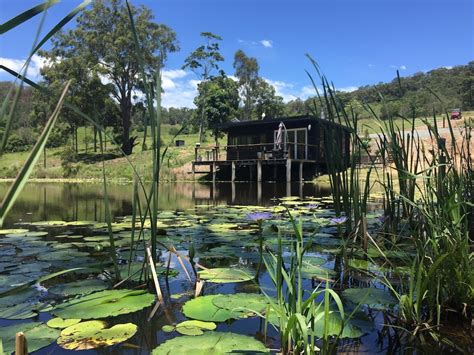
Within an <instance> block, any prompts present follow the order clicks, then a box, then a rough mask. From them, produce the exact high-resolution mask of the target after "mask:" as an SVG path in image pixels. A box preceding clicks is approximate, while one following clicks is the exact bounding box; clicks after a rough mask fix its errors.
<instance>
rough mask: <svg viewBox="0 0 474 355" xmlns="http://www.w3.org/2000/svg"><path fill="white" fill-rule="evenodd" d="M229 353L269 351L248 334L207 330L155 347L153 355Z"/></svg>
mask: <svg viewBox="0 0 474 355" xmlns="http://www.w3.org/2000/svg"><path fill="white" fill-rule="evenodd" d="M228 353H246V354H255V353H269V350H268V349H267V348H266V347H265V345H264V344H263V343H261V342H259V341H258V340H256V339H255V338H252V337H250V336H248V335H241V334H235V333H222V332H207V333H205V334H203V335H201V336H199V337H193V336H182V337H177V338H174V339H171V340H168V341H166V342H164V343H163V344H161V345H160V346H159V347H157V348H155V349H154V350H153V352H152V354H153V355H165V354H173V355H174V354H180V355H188V354H189V355H208V354H228Z"/></svg>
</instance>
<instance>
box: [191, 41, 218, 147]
mask: <svg viewBox="0 0 474 355" xmlns="http://www.w3.org/2000/svg"><path fill="white" fill-rule="evenodd" d="M201 37H203V39H204V42H205V43H204V44H203V45H201V46H199V47H198V48H196V49H195V50H194V51H193V52H191V54H189V56H188V57H187V58H186V59H185V61H184V65H183V67H182V68H183V69H188V68H189V69H190V70H191V71H193V72H194V74H196V76H197V77H198V78H199V80H200V81H201V82H207V81H208V80H209V79H210V78H211V76H212V73H213V72H216V71H218V70H219V64H218V63H219V62H222V61H223V60H224V57H223V56H222V55H221V54H220V52H219V41H222V37H220V36H218V35H216V34H214V33H211V32H202V33H201ZM203 89H204V92H200V93H199V95H200V96H201V99H200V100H201V101H200V102H201V105H202V106H203V107H205V106H206V91H205V90H206V85H204V86H203ZM205 113H206V110H205V108H203V109H201V110H200V113H199V115H198V117H199V122H198V124H199V143H201V142H202V138H203V127H204V124H205V119H206V118H205Z"/></svg>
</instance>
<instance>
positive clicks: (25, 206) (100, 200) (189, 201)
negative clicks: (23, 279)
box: [0, 182, 330, 228]
mask: <svg viewBox="0 0 474 355" xmlns="http://www.w3.org/2000/svg"><path fill="white" fill-rule="evenodd" d="M8 187H9V184H8V183H0V198H3V196H4V195H5V194H6V192H7V189H8ZM107 189H108V195H109V202H110V210H111V213H112V218H114V217H119V216H124V215H129V214H131V213H132V196H133V185H131V184H128V185H118V184H110V185H108V186H107ZM145 189H146V190H149V186H145ZM329 194H330V189H329V186H327V185H316V184H313V183H308V184H299V183H293V184H286V183H261V184H258V183H215V184H212V183H209V184H203V183H182V182H179V183H163V184H161V185H160V193H159V207H160V209H163V210H186V209H189V208H193V207H194V206H196V205H211V206H214V205H262V206H266V205H272V204H274V199H275V198H279V197H284V196H299V197H301V198H304V197H307V196H311V197H324V196H328V195H329ZM45 220H62V221H80V220H85V221H98V222H103V221H105V208H104V192H103V185H102V184H101V183H96V184H91V183H56V182H49V183H29V184H28V185H26V187H25V188H24V190H23V191H22V193H21V195H20V197H19V198H18V200H17V202H16V203H15V206H14V207H13V209H12V210H11V211H10V213H9V215H8V217H7V219H6V221H5V225H4V228H10V227H12V226H13V225H14V224H15V223H17V222H23V221H24V222H35V221H45Z"/></svg>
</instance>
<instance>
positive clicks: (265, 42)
mask: <svg viewBox="0 0 474 355" xmlns="http://www.w3.org/2000/svg"><path fill="white" fill-rule="evenodd" d="M260 43H261V44H262V46H264V47H265V48H272V47H273V41H270V40H269V39H262V40H261V41H260Z"/></svg>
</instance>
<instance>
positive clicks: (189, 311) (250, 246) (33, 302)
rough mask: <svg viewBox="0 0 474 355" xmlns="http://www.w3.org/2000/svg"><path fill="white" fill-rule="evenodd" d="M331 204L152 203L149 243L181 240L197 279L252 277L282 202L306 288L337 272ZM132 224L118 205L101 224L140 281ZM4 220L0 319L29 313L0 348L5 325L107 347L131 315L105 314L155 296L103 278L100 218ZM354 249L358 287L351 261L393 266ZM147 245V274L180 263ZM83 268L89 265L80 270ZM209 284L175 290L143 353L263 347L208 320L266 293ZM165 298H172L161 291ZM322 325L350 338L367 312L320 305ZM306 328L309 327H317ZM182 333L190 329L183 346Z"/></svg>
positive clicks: (122, 335)
mask: <svg viewBox="0 0 474 355" xmlns="http://www.w3.org/2000/svg"><path fill="white" fill-rule="evenodd" d="M331 203H332V201H331V199H328V198H308V199H299V198H283V199H280V200H278V201H275V205H273V206H266V207H262V206H214V207H209V206H207V205H206V206H196V207H195V208H194V209H192V210H188V211H162V212H160V214H159V219H158V220H159V222H158V229H159V234H160V242H161V243H162V244H164V245H173V246H175V247H176V249H177V250H178V251H180V252H181V253H184V254H186V252H187V250H189V249H190V248H191V247H192V248H193V249H194V250H195V256H194V259H195V260H194V261H195V262H199V264H200V265H203V266H205V268H204V269H200V270H199V272H198V275H197V276H198V277H199V278H200V279H201V280H205V281H207V282H208V283H215V284H216V285H219V284H223V283H225V284H233V283H237V282H247V283H257V282H258V281H259V280H258V276H257V279H256V273H255V271H254V270H255V268H256V264H257V263H258V260H259V233H262V234H263V245H264V248H265V249H268V250H272V248H274V247H275V245H276V243H277V240H278V233H281V235H282V237H283V244H284V245H285V246H286V247H287V248H288V250H290V249H289V247H290V245H291V243H292V240H293V237H294V235H293V233H294V230H293V227H292V224H291V221H290V220H289V219H288V214H287V213H288V209H289V210H291V213H292V216H293V217H294V218H295V219H296V220H298V221H299V222H300V223H301V224H302V227H303V232H304V235H305V242H307V243H309V242H311V243H312V247H311V249H310V251H309V253H307V255H305V257H304V268H303V270H302V271H303V277H305V278H307V280H308V288H311V287H312V283H313V282H315V281H318V282H322V281H324V282H332V281H334V280H336V279H337V278H338V277H339V276H340V275H339V271H338V270H337V269H336V268H335V267H334V266H335V261H334V259H335V256H336V255H338V254H339V252H340V249H341V245H342V239H341V235H340V233H341V229H342V228H341V226H342V224H343V223H344V220H343V218H345V217H342V219H341V217H339V218H337V217H336V215H335V213H334V211H333V210H332V209H331ZM379 215H380V212H378V211H374V213H372V214H370V215H369V216H368V218H369V219H368V225H369V229H371V230H374V231H375V230H377V229H379V228H380V225H381V223H382V221H381V219H380V218H378V217H379ZM141 227H142V226H141V225H140V223H139V222H137V223H136V224H135V226H132V223H131V217H129V216H127V217H122V218H118V219H117V221H116V222H115V223H113V224H112V231H113V238H114V242H115V243H114V244H115V246H116V250H115V252H116V253H117V255H118V260H119V262H120V267H119V269H120V272H121V274H122V277H127V276H131V277H129V282H132V283H133V282H138V281H143V278H142V277H143V275H142V273H140V270H141V269H142V268H143V265H144V260H145V257H146V255H145V248H144V247H143V243H142V244H138V243H136V244H135V245H132V237H131V235H132V229H135V236H134V238H135V240H137V238H141V239H142V240H147V239H148V238H149V231H148V228H149V227H150V226H149V224H148V222H146V223H144V225H143V228H144V230H142V233H139V232H138V229H139V228H141ZM15 228H16V229H9V230H0V247H1V249H2V253H1V255H0V321H1V319H5V320H9V321H19V320H29V319H30V320H34V321H30V322H22V323H16V322H15V323H14V324H13V325H9V326H6V327H0V334H1V338H2V340H3V347H4V349H5V351H6V352H7V353H8V352H11V351H12V350H13V345H14V344H13V341H14V334H15V333H16V332H17V331H23V332H24V333H25V335H26V337H27V339H28V346H29V350H30V351H35V350H38V349H40V348H42V347H44V346H47V345H49V344H51V343H53V342H56V343H57V344H58V345H59V346H61V347H63V348H65V349H70V350H81V349H91V348H97V347H104V346H111V345H115V344H118V343H121V342H123V341H125V340H128V339H130V338H132V337H133V336H134V335H135V334H136V333H137V325H135V324H133V323H116V322H115V321H112V322H111V323H110V320H113V317H115V316H118V315H122V314H133V313H135V312H139V311H140V310H142V309H144V308H146V307H148V306H151V305H152V304H153V303H154V301H155V297H154V296H153V295H152V294H150V293H148V292H147V291H145V290H130V289H117V290H115V289H113V290H112V289H110V288H111V283H110V282H109V278H110V276H111V275H112V274H113V273H114V270H113V268H112V267H111V264H110V261H109V257H108V255H109V251H108V248H109V247H110V244H109V241H110V239H109V235H107V226H106V225H105V224H104V223H96V222H91V221H76V222H64V221H43V222H34V223H21V224H18V225H17V226H15ZM387 252H388V253H389V252H390V251H386V253H387ZM397 253H405V252H400V251H397V252H393V254H392V255H391V256H393V257H395V258H396V257H397V256H398V255H397ZM367 254H368V255H369V256H370V257H371V258H373V259H377V258H378V257H380V251H379V250H378V249H375V248H369V250H368V251H367ZM364 255H366V254H358V252H357V251H355V252H354V253H353V255H352V256H351V259H350V261H349V267H350V268H351V269H352V270H353V271H354V275H353V276H354V277H355V278H356V279H357V277H360V280H359V281H363V282H366V284H365V286H370V282H371V280H370V279H367V276H364V275H365V274H363V273H358V272H357V271H359V270H366V271H370V272H371V273H373V274H377V273H380V274H383V273H386V272H388V271H390V272H392V271H393V269H390V268H386V266H385V265H379V264H378V263H376V262H374V261H370V260H367V259H363V256H364ZM158 256H159V257H160V258H161V262H162V265H161V266H160V265H159V266H158V273H159V274H162V275H164V274H165V273H166V275H167V277H169V276H176V275H178V272H179V271H183V270H181V267H180V266H179V265H178V264H177V263H172V264H171V265H170V266H171V270H169V269H167V267H166V263H167V259H168V252H165V251H162V252H161V253H158ZM175 264H176V265H175ZM91 267H92V268H95V269H96V270H97V271H91ZM66 268H78V269H77V270H76V271H74V272H73V273H70V274H68V275H62V276H59V277H57V278H54V279H51V280H47V281H44V282H40V283H37V280H38V279H39V280H41V278H42V277H44V276H45V275H49V274H51V273H52V272H55V271H59V270H61V269H66ZM160 277H161V276H160ZM183 280H185V279H184V276H183V273H181V274H179V275H178V277H177V278H176V281H175V282H181V283H182V281H183ZM18 286H23V289H22V290H21V292H16V293H15V294H12V295H8V296H3V297H2V294H4V293H6V292H9V291H10V290H11V289H12V288H14V287H18ZM219 290H220V288H215V289H212V290H210V292H211V293H210V294H207V295H205V296H200V297H197V298H193V299H190V300H188V301H186V302H185V303H184V305H183V307H182V313H183V315H184V316H185V317H187V318H188V319H187V320H184V321H182V322H179V323H177V324H169V325H167V326H165V327H163V329H162V330H163V331H164V332H166V333H167V334H169V336H175V335H178V334H180V335H181V336H176V337H174V338H172V339H170V340H167V341H166V342H164V343H163V344H161V345H160V346H159V347H157V348H156V349H155V351H154V352H155V353H157V354H158V353H159V354H166V353H168V352H171V351H172V349H175V352H176V351H177V350H176V349H179V350H180V353H186V351H189V353H192V351H193V350H196V349H202V351H203V353H206V351H207V353H209V351H211V350H215V351H217V352H218V351H220V350H222V349H226V351H227V350H228V351H231V350H239V351H247V352H257V351H261V352H266V351H267V349H266V347H265V345H264V344H263V343H261V342H259V341H257V340H256V339H254V338H252V337H249V336H246V335H241V334H234V333H223V332H219V331H216V328H217V325H216V323H219V322H228V321H230V320H239V319H243V318H249V317H257V316H264V315H265V311H266V309H267V308H268V305H269V304H271V298H269V297H270V296H268V297H267V296H264V295H262V294H257V293H255V288H253V289H252V293H246V294H239V293H234V294H225V293H219ZM205 292H206V290H205ZM227 292H228V291H227ZM270 294H271V292H270ZM342 296H343V298H344V299H345V301H346V302H347V304H348V305H350V304H351V303H352V304H354V305H357V304H360V303H361V302H362V303H363V304H364V305H365V306H366V307H367V308H370V309H379V310H383V309H385V308H386V307H391V306H393V305H394V304H395V301H394V300H393V298H392V297H391V296H390V294H389V293H388V292H387V291H386V290H382V289H377V288H374V287H363V288H360V287H354V288H350V289H346V290H345V291H344V292H343V293H342ZM176 298H177V297H176ZM171 300H172V302H174V301H173V297H172V298H171ZM176 302H181V301H178V300H176ZM40 313H44V314H49V315H50V316H51V317H52V318H51V320H49V321H48V322H47V323H42V322H39V321H37V320H38V319H39V318H38V316H39V314H40ZM42 319H44V318H42ZM270 323H272V318H271V317H270ZM109 324H110V325H109ZM329 324H331V326H332V333H333V334H339V333H340V332H341V331H342V337H349V338H357V337H361V336H362V335H364V334H366V333H367V332H369V331H370V330H371V329H372V328H373V326H374V325H373V319H368V318H367V316H366V315H364V314H363V312H355V313H354V317H353V319H351V320H350V321H349V322H348V323H347V322H346V324H344V329H342V328H343V325H342V320H341V316H340V315H339V314H338V312H337V311H336V310H334V311H333V312H331V319H330V320H329ZM315 329H316V330H315V331H316V332H318V326H316V328H315ZM188 337H193V339H194V340H193V342H192V344H193V345H192V346H191V345H190V344H189V341H188V340H189V339H188ZM196 339H199V340H196ZM199 344H201V345H199ZM236 344H237V345H236ZM194 353H195V352H194Z"/></svg>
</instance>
